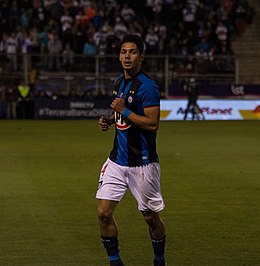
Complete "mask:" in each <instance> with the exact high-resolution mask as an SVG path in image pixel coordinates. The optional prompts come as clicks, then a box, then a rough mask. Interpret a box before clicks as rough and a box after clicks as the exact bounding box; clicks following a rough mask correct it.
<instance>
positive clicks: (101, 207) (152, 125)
mask: <svg viewBox="0 0 260 266" xmlns="http://www.w3.org/2000/svg"><path fill="white" fill-rule="evenodd" d="M119 51H120V52H119V53H120V54H119V61H120V62H121V65H122V67H123V74H122V75H121V76H119V77H118V78H117V79H116V80H115V88H114V91H113V95H114V100H113V101H112V103H111V108H112V109H113V110H114V115H112V116H111V117H109V118H106V117H101V118H100V119H99V125H100V127H101V130H102V131H107V130H108V129H109V127H110V126H111V124H114V123H115V138H114V146H113V149H112V151H111V153H110V155H109V157H108V159H107V160H106V162H105V163H104V165H103V167H102V170H101V173H100V179H99V187H98V190H97V193H96V198H97V199H99V204H98V218H99V224H100V234H101V239H102V242H103V244H104V247H105V249H106V251H107V254H108V256H109V261H110V265H118V266H119V265H120V266H121V265H124V264H123V262H122V260H121V258H120V254H119V244H118V228H117V224H116V221H115V218H114V212H115V209H116V207H117V205H118V203H119V202H120V200H121V199H122V197H123V196H124V194H125V193H126V191H127V190H128V189H129V190H130V191H131V193H132V194H133V196H134V197H135V199H136V201H137V202H138V209H139V210H140V211H141V212H142V214H143V217H144V220H145V222H146V223H147V224H148V227H149V233H150V236H151V241H152V245H153V249H154V265H155V266H163V265H166V264H165V258H164V249H165V228H164V224H163V222H162V220H161V218H160V216H159V212H160V211H161V210H163V209H164V201H163V198H162V194H161V190H160V165H159V161H158V155H157V151H156V132H157V129H158V127H159V120H160V89H159V86H158V85H157V83H156V82H155V81H153V80H152V79H151V78H150V77H149V76H147V75H146V74H145V73H144V72H143V70H142V62H143V60H144V45H143V41H142V40H141V38H140V37H139V36H138V35H126V36H124V38H123V39H122V41H121V43H120V45H119Z"/></svg>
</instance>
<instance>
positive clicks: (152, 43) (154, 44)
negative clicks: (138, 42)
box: [145, 26, 160, 54]
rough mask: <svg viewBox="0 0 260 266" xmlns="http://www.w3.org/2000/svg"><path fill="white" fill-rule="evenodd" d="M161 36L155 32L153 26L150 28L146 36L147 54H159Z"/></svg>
mask: <svg viewBox="0 0 260 266" xmlns="http://www.w3.org/2000/svg"><path fill="white" fill-rule="evenodd" d="M159 40H160V39H159V35H158V33H157V32H155V30H154V28H153V26H150V27H149V29H148V32H147V34H146V36H145V45H146V52H147V54H158V52H159Z"/></svg>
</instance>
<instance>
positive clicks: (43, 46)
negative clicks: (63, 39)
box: [38, 26, 49, 66]
mask: <svg viewBox="0 0 260 266" xmlns="http://www.w3.org/2000/svg"><path fill="white" fill-rule="evenodd" d="M38 39H39V44H40V54H41V64H42V65H43V66H47V54H48V43H49V33H48V31H47V26H44V27H43V28H41V29H40V30H39V34H38Z"/></svg>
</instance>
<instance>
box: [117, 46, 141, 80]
mask: <svg viewBox="0 0 260 266" xmlns="http://www.w3.org/2000/svg"><path fill="white" fill-rule="evenodd" d="M143 59H144V57H143V54H140V53H139V51H138V48H137V46H136V44H135V43H132V42H127V43H123V45H122V47H121V50H120V55H119V61H120V62H121V65H122V67H123V69H124V70H125V71H126V72H128V73H129V74H132V75H133V74H136V73H137V72H138V71H139V70H140V69H141V66H142V61H143Z"/></svg>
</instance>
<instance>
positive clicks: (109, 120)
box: [98, 115, 115, 131]
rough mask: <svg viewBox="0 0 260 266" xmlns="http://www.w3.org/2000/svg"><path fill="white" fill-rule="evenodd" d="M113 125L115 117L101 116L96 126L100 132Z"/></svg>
mask: <svg viewBox="0 0 260 266" xmlns="http://www.w3.org/2000/svg"><path fill="white" fill-rule="evenodd" d="M114 123H115V115H111V116H110V117H105V116H103V115H102V116H101V117H100V118H99V119H98V124H99V126H100V128H101V130H102V131H107V130H108V129H109V127H110V126H111V125H112V124H114Z"/></svg>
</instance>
